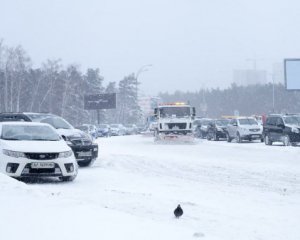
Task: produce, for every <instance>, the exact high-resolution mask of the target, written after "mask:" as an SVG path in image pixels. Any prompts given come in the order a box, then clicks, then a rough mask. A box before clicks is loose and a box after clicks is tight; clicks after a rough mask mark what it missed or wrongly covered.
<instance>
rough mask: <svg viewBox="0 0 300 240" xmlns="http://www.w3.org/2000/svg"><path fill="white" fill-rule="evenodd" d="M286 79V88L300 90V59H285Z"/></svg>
mask: <svg viewBox="0 0 300 240" xmlns="http://www.w3.org/2000/svg"><path fill="white" fill-rule="evenodd" d="M284 79H285V88H286V90H300V59H297V58H290V59H285V60H284Z"/></svg>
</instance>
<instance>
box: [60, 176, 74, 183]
mask: <svg viewBox="0 0 300 240" xmlns="http://www.w3.org/2000/svg"><path fill="white" fill-rule="evenodd" d="M76 176H77V175H74V176H67V177H59V180H61V181H63V182H72V181H73V180H74V179H75V178H76Z"/></svg>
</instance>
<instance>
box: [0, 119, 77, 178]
mask: <svg viewBox="0 0 300 240" xmlns="http://www.w3.org/2000/svg"><path fill="white" fill-rule="evenodd" d="M0 160H1V161H0V172H2V173H5V174H7V175H9V176H11V177H15V178H22V177H58V178H59V179H61V180H63V181H72V180H74V179H75V178H76V176H77V172H78V165H77V161H76V159H75V157H74V154H73V151H72V150H71V148H70V147H69V146H68V145H67V144H66V142H65V141H64V140H63V139H62V138H61V137H60V136H59V134H58V133H57V132H56V131H55V129H54V128H53V127H52V126H50V125H49V124H46V123H33V122H2V123H0Z"/></svg>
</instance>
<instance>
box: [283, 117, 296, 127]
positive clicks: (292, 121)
mask: <svg viewBox="0 0 300 240" xmlns="http://www.w3.org/2000/svg"><path fill="white" fill-rule="evenodd" d="M283 120H284V122H285V124H291V125H300V116H288V117H283Z"/></svg>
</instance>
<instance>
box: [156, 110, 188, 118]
mask: <svg viewBox="0 0 300 240" xmlns="http://www.w3.org/2000/svg"><path fill="white" fill-rule="evenodd" d="M159 111H160V116H161V117H162V118H165V117H172V116H176V117H188V116H190V114H191V113H190V108H189V107H163V108H160V109H159Z"/></svg>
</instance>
